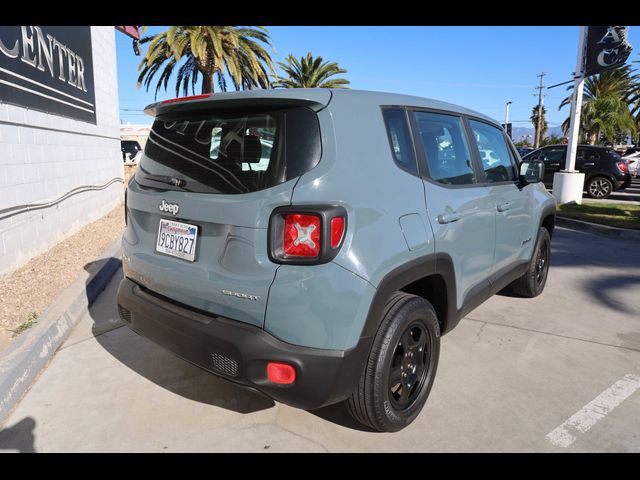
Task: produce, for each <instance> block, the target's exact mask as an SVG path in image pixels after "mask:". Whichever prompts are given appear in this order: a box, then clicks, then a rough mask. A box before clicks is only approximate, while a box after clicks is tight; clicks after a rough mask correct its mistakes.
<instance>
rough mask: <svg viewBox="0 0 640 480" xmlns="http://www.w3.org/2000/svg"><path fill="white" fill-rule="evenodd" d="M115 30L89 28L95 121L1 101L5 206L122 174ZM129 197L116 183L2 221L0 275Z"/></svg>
mask: <svg viewBox="0 0 640 480" xmlns="http://www.w3.org/2000/svg"><path fill="white" fill-rule="evenodd" d="M115 35H116V31H115V29H114V28H113V27H110V26H99V27H91V37H92V38H91V44H92V51H93V64H94V78H95V98H96V101H95V105H96V117H97V124H96V125H93V124H90V123H85V122H81V121H77V120H73V119H69V118H65V117H60V116H56V115H50V114H47V113H44V112H39V111H36V110H32V109H28V108H24V107H18V106H15V105H8V104H5V103H2V99H0V211H1V210H3V209H5V208H10V207H14V206H17V205H26V204H34V203H43V202H51V201H54V200H56V199H58V198H59V197H61V196H63V195H65V194H66V193H67V192H69V191H71V190H73V189H74V188H77V187H85V186H95V187H98V186H101V185H105V184H106V183H108V182H109V181H110V180H112V179H114V178H121V179H122V178H123V177H124V170H123V164H122V154H121V151H120V130H119V127H120V120H119V107H118V84H117V70H116V49H115ZM123 199H124V187H123V184H122V183H120V182H114V183H113V184H111V185H110V186H108V187H107V188H105V189H103V190H94V191H87V192H83V193H79V194H76V195H73V196H71V197H70V198H68V199H66V200H63V201H62V202H60V203H58V204H57V205H55V206H52V207H49V208H45V209H41V210H33V211H29V212H26V213H21V214H18V215H15V216H12V217H10V218H6V219H0V277H2V276H4V275H6V274H7V273H10V272H11V271H13V270H15V269H17V268H19V267H20V266H22V265H24V264H25V263H26V262H27V261H28V260H29V259H31V258H32V257H33V256H35V255H37V254H39V253H42V252H44V251H46V250H48V249H49V248H51V247H52V246H53V245H55V244H56V243H58V242H60V241H61V240H63V239H65V238H67V237H69V236H70V235H73V234H74V233H75V232H77V231H78V230H79V229H80V228H82V227H83V226H85V225H86V224H88V223H90V222H92V221H94V220H97V219H99V218H100V217H102V216H104V215H105V214H106V213H108V212H109V211H110V210H111V209H113V208H114V207H115V206H117V205H118V204H119V203H120V202H122V201H123ZM1 216H2V215H0V217H1Z"/></svg>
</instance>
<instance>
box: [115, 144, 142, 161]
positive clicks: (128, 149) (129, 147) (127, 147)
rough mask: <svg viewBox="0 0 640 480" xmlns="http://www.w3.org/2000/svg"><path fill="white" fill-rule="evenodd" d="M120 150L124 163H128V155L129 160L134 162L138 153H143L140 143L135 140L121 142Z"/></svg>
mask: <svg viewBox="0 0 640 480" xmlns="http://www.w3.org/2000/svg"><path fill="white" fill-rule="evenodd" d="M120 150H121V151H122V161H123V162H126V161H127V153H128V154H129V159H130V160H133V159H134V158H136V155H138V152H140V151H142V147H141V146H140V143H139V142H137V141H135V140H120Z"/></svg>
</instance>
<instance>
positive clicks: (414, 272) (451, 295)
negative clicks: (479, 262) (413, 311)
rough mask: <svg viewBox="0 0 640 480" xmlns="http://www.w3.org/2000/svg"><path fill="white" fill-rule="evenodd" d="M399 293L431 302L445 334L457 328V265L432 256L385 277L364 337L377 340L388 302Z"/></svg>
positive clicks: (379, 286)
mask: <svg viewBox="0 0 640 480" xmlns="http://www.w3.org/2000/svg"><path fill="white" fill-rule="evenodd" d="M399 291H401V292H405V293H410V294H413V295H417V296H419V297H422V298H424V299H426V300H427V301H429V302H430V303H431V304H432V305H433V307H434V309H435V311H436V314H437V316H438V322H439V324H440V332H441V333H443V334H444V333H446V332H448V331H450V330H451V329H452V328H453V327H454V326H455V325H456V324H457V321H456V318H457V317H456V316H457V308H456V280H455V272H454V268H453V261H452V260H451V257H450V256H449V255H446V254H442V253H438V254H429V255H426V256H424V257H420V258H417V259H415V260H412V261H410V262H408V263H406V264H404V265H402V266H400V267H397V268H396V269H394V270H392V271H391V272H389V273H387V274H386V275H385V276H384V278H383V279H382V280H381V281H380V283H379V285H378V288H377V289H376V294H375V295H374V298H373V300H372V302H371V306H370V307H369V313H368V315H367V318H366V321H365V325H364V328H363V331H362V335H361V336H362V337H371V338H373V336H374V335H375V334H376V332H377V330H378V327H379V326H380V322H381V321H382V314H383V310H384V306H385V304H386V302H387V301H388V299H389V298H390V297H391V296H392V295H393V294H394V293H396V292H399Z"/></svg>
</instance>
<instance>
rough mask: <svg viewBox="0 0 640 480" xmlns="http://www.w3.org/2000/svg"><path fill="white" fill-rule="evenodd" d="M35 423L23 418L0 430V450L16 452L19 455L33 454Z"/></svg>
mask: <svg viewBox="0 0 640 480" xmlns="http://www.w3.org/2000/svg"><path fill="white" fill-rule="evenodd" d="M35 428H36V421H35V420H34V419H33V418H32V417H25V418H23V419H22V420H20V421H19V422H18V423H16V424H15V425H13V426H12V427H10V428H3V429H1V430H0V450H18V451H19V452H20V453H35V452H36V449H35V445H34V440H35V435H34V433H33V432H34V430H35Z"/></svg>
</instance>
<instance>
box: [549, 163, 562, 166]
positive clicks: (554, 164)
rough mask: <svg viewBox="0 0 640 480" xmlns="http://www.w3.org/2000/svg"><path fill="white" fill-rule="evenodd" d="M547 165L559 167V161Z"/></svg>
mask: <svg viewBox="0 0 640 480" xmlns="http://www.w3.org/2000/svg"><path fill="white" fill-rule="evenodd" d="M549 166H550V167H559V166H560V164H559V163H550V164H549Z"/></svg>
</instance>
